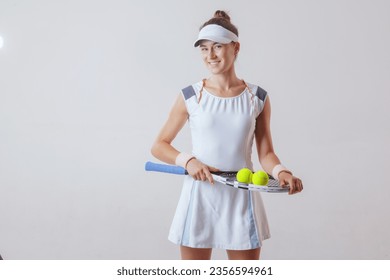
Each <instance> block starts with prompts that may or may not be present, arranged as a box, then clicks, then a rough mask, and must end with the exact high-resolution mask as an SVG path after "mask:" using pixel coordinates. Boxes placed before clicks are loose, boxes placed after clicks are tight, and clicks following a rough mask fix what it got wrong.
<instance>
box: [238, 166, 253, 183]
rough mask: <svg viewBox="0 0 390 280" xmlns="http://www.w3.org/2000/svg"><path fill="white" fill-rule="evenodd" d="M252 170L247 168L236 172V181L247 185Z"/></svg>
mask: <svg viewBox="0 0 390 280" xmlns="http://www.w3.org/2000/svg"><path fill="white" fill-rule="evenodd" d="M252 174H253V173H252V170H250V169H249V168H242V169H240V170H239V171H238V172H237V176H236V178H237V181H238V182H240V183H245V184H249V183H250V182H252Z"/></svg>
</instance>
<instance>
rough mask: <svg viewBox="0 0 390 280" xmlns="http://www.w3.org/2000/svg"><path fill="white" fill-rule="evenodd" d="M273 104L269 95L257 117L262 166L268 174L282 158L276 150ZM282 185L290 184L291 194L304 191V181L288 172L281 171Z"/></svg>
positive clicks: (256, 135)
mask: <svg viewBox="0 0 390 280" xmlns="http://www.w3.org/2000/svg"><path fill="white" fill-rule="evenodd" d="M270 119H271V104H270V100H269V97H267V99H266V100H265V104H264V108H263V111H262V112H261V114H260V115H259V116H258V117H257V119H256V128H255V137H256V147H257V151H258V156H259V161H260V163H261V166H262V167H263V168H264V170H265V171H266V172H267V173H268V174H272V170H273V168H274V166H275V165H277V164H280V160H279V158H278V157H277V155H276V154H275V152H274V148H273V145H272V136H271V128H270ZM275 179H279V181H280V184H281V185H290V194H294V193H297V192H300V191H302V189H303V185H302V181H301V180H300V179H299V178H297V177H294V176H292V174H289V173H287V172H281V173H279V178H275Z"/></svg>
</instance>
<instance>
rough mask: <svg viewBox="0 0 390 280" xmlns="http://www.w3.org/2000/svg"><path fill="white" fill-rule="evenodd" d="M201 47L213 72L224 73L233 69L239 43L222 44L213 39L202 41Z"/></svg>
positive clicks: (205, 61) (203, 56) (203, 55)
mask: <svg viewBox="0 0 390 280" xmlns="http://www.w3.org/2000/svg"><path fill="white" fill-rule="evenodd" d="M199 49H200V53H201V55H202V59H203V62H204V63H205V64H206V67H207V68H208V69H209V70H210V71H211V73H213V74H222V73H225V72H228V71H229V70H231V69H233V66H234V61H235V59H236V55H237V53H238V50H239V44H238V43H230V44H220V43H216V42H213V41H202V42H201V44H200V45H199Z"/></svg>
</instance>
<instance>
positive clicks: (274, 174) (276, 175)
mask: <svg viewBox="0 0 390 280" xmlns="http://www.w3.org/2000/svg"><path fill="white" fill-rule="evenodd" d="M282 171H284V172H287V173H290V174H291V175H292V172H291V171H290V170H288V169H287V168H286V167H285V166H283V165H281V164H277V165H275V167H274V168H273V169H272V177H274V178H275V179H276V180H278V179H279V173H280V172H282Z"/></svg>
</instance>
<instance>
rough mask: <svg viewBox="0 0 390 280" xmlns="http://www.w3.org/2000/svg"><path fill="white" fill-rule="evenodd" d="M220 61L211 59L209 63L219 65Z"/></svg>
mask: <svg viewBox="0 0 390 280" xmlns="http://www.w3.org/2000/svg"><path fill="white" fill-rule="evenodd" d="M219 62H220V61H210V62H209V64H210V65H212V66H214V65H217V64H218V63H219Z"/></svg>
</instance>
